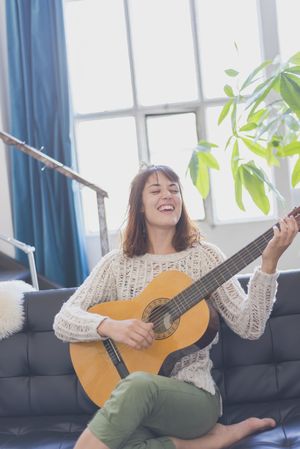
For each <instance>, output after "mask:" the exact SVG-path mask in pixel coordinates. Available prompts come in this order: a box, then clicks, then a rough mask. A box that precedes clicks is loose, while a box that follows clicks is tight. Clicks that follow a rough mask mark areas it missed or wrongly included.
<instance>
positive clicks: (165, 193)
mask: <svg viewBox="0 0 300 449" xmlns="http://www.w3.org/2000/svg"><path fill="white" fill-rule="evenodd" d="M162 197H163V198H170V197H171V192H170V191H169V190H168V189H166V190H163V191H162Z"/></svg>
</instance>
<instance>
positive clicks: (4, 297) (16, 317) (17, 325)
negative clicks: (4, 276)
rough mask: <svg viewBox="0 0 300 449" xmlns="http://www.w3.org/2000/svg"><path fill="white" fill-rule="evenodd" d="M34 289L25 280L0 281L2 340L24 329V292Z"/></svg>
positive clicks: (0, 335)
mask: <svg viewBox="0 0 300 449" xmlns="http://www.w3.org/2000/svg"><path fill="white" fill-rule="evenodd" d="M33 290H35V289H34V288H33V287H32V285H29V284H26V282H24V281H5V282H0V340H1V339H3V338H6V337H9V335H11V334H13V333H14V332H17V331H19V330H20V329H22V326H23V321H24V308H23V293H24V292H30V291H33Z"/></svg>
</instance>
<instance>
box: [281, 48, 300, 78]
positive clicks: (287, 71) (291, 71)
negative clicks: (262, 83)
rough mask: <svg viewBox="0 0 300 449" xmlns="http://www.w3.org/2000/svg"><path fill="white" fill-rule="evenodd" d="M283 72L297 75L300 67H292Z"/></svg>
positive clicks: (299, 72)
mask: <svg viewBox="0 0 300 449" xmlns="http://www.w3.org/2000/svg"><path fill="white" fill-rule="evenodd" d="M299 54H300V53H299ZM284 72H285V73H296V74H297V75H299V74H300V66H299V65H297V66H294V67H289V68H287V69H285V71H284Z"/></svg>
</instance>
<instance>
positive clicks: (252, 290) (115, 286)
mask: <svg viewBox="0 0 300 449" xmlns="http://www.w3.org/2000/svg"><path fill="white" fill-rule="evenodd" d="M224 260H225V256H224V254H223V253H222V252H221V251H220V250H219V249H218V248H217V247H216V246H215V245H212V244H211V243H208V242H205V241H201V243H199V244H197V245H196V246H195V247H193V248H189V249H186V250H184V251H181V252H178V253H174V254H166V255H155V254H145V255H143V256H138V257H133V258H129V257H127V256H125V255H124V254H123V251H121V250H113V251H111V252H110V253H109V254H107V255H105V256H104V257H103V258H102V259H101V261H100V262H99V263H98V264H97V265H96V266H95V268H94V269H93V271H92V272H91V274H90V275H89V277H88V278H87V279H86V280H85V282H84V283H83V284H82V285H81V286H80V287H79V288H78V289H77V290H76V292H75V293H74V294H73V296H71V297H70V298H69V300H68V301H67V302H66V303H65V304H64V305H63V307H62V309H61V311H60V312H59V313H58V314H57V315H56V317H55V320H54V330H55V334H56V335H57V337H58V338H60V339H62V340H64V341H68V342H76V341H95V340H101V337H100V336H99V334H98V333H97V327H98V326H99V324H100V323H101V321H102V320H103V319H104V317H103V316H100V315H96V314H92V313H89V312H88V311H87V310H88V309H89V308H90V307H91V306H93V305H95V304H97V303H99V302H103V301H111V300H116V299H118V300H123V299H130V298H134V297H135V296H137V295H139V294H140V293H141V291H142V290H143V289H144V288H145V287H146V285H148V284H149V283H150V282H151V280H152V279H153V278H154V277H155V276H157V275H158V274H159V273H161V272H163V271H168V270H178V271H182V272H184V273H186V274H187V275H189V276H190V277H191V278H192V279H193V280H194V281H196V280H198V279H200V278H201V277H202V276H204V275H205V274H206V273H208V272H209V271H210V270H212V269H213V268H215V267H216V266H217V265H219V264H220V263H221V262H223V261H224ZM277 276H278V273H274V274H267V273H263V272H261V271H260V269H259V268H257V269H256V270H255V271H254V273H253V275H252V277H251V279H250V282H249V285H248V294H247V295H246V294H245V293H244V291H243V289H242V288H241V286H240V284H239V282H238V281H237V280H236V279H235V278H232V279H231V280H229V281H227V282H226V283H224V284H223V285H222V286H220V287H219V288H218V289H217V290H216V291H215V292H214V293H213V294H212V295H211V297H210V298H209V302H210V304H211V305H212V306H213V307H214V308H215V309H216V310H217V311H218V312H219V313H220V315H222V317H223V318H224V319H225V321H226V322H227V324H228V325H229V326H230V328H231V329H232V330H233V331H234V332H236V333H237V334H238V335H240V336H241V337H243V338H248V339H256V338H259V337H260V336H261V335H262V333H263V332H264V329H265V325H266V321H267V320H268V318H269V316H270V313H271V310H272V306H273V303H274V300H275V293H276V289H277V281H276V279H277ZM217 339H218V336H216V338H215V339H214V341H213V342H212V343H211V344H210V345H209V346H207V347H206V348H204V349H202V350H199V351H197V352H195V353H193V354H191V355H188V356H185V357H183V358H182V359H180V360H179V361H178V362H177V363H176V365H175V366H174V369H173V371H172V373H171V376H172V377H176V378H177V379H181V380H183V381H186V382H190V383H193V384H195V385H196V386H197V387H199V388H203V389H204V390H206V391H209V392H210V393H212V394H214V393H215V387H214V382H213V379H212V377H211V368H212V362H211V360H210V356H209V352H210V349H211V346H212V345H213V344H215V343H216V342H217Z"/></svg>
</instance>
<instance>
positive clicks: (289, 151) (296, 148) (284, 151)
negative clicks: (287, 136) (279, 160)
mask: <svg viewBox="0 0 300 449" xmlns="http://www.w3.org/2000/svg"><path fill="white" fill-rule="evenodd" d="M295 154H300V142H297V141H296V142H291V143H289V144H288V145H285V146H284V147H281V148H280V149H279V150H278V152H277V155H278V156H279V157H286V156H294V155H295Z"/></svg>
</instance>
